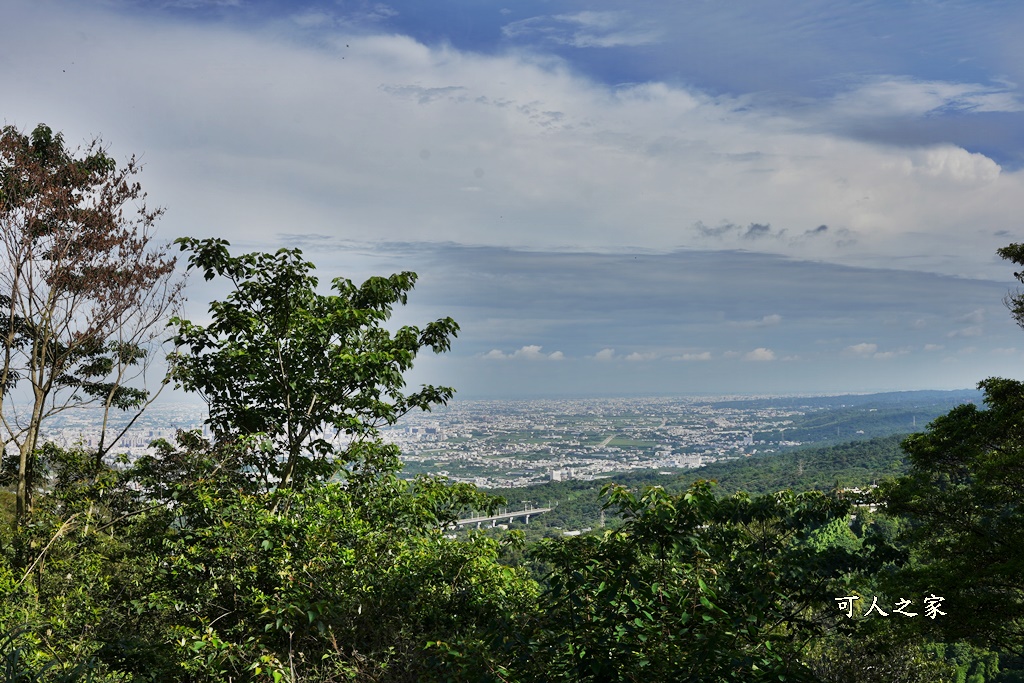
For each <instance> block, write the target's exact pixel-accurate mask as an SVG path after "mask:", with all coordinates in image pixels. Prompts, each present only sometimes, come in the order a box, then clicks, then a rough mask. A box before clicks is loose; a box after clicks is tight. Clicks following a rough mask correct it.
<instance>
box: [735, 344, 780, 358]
mask: <svg viewBox="0 0 1024 683" xmlns="http://www.w3.org/2000/svg"><path fill="white" fill-rule="evenodd" d="M743 360H752V361H766V360H775V352H774V351H772V350H771V349H766V348H764V347H763V346H762V347H759V348H756V349H754V350H753V351H751V352H749V353H747V354H746V355H744V356H743Z"/></svg>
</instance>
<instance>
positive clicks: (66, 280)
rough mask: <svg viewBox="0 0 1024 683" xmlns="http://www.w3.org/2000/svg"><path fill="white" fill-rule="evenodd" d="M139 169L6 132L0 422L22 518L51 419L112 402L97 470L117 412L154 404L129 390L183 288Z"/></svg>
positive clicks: (46, 131) (37, 133) (39, 132)
mask: <svg viewBox="0 0 1024 683" xmlns="http://www.w3.org/2000/svg"><path fill="white" fill-rule="evenodd" d="M139 171H140V165H139V163H138V161H137V160H136V159H135V158H134V157H132V158H130V159H129V160H128V161H127V163H125V164H124V165H122V166H118V165H117V163H115V161H114V160H113V159H112V158H111V157H110V156H109V155H108V154H107V153H106V151H105V149H104V147H103V145H102V143H101V141H100V140H98V139H97V140H94V141H93V142H91V143H90V144H89V145H88V146H87V147H86V149H85V150H84V151H82V150H69V149H68V148H67V147H66V146H65V144H64V139H63V137H62V136H61V135H60V134H59V133H58V134H54V133H53V131H52V130H51V129H50V128H49V127H47V126H45V125H42V124H40V125H39V126H37V127H36V128H35V130H33V131H32V134H31V136H28V135H25V134H22V133H20V132H19V131H17V130H16V129H15V128H13V127H11V126H7V127H5V128H3V130H2V131H0V306H2V309H3V310H2V313H0V337H2V339H3V352H2V353H3V363H2V366H0V389H2V391H0V422H2V425H3V429H4V432H5V434H4V450H3V454H4V455H6V447H7V445H8V444H9V443H13V444H15V445H16V446H17V448H18V463H17V514H18V517H19V519H21V518H22V517H24V515H26V514H27V513H28V512H29V511H30V510H31V507H32V492H33V488H34V486H35V484H36V478H37V477H36V473H35V471H34V466H35V453H36V450H37V446H38V443H39V439H40V429H41V427H42V425H43V423H44V421H46V420H47V419H48V418H50V417H52V416H53V415H55V414H57V413H59V412H61V411H63V410H66V409H67V408H70V407H72V406H81V405H84V404H87V403H93V404H98V405H100V406H102V408H103V420H102V431H101V437H100V440H99V445H98V446H97V448H96V451H95V453H94V457H95V463H96V465H97V467H98V466H99V464H100V463H101V461H102V458H103V456H104V455H105V453H106V452H107V451H108V450H109V448H110V445H109V444H110V443H111V442H113V441H116V439H113V440H112V441H110V442H108V441H107V428H108V416H109V414H110V411H111V409H113V408H116V409H120V410H135V411H136V417H137V416H138V413H139V412H141V410H142V409H144V407H145V406H146V405H147V404H148V402H149V401H150V400H151V398H152V397H151V396H150V394H149V392H148V391H146V390H145V389H144V388H138V387H135V386H132V385H131V383H132V382H133V381H135V380H138V379H139V377H140V376H141V377H144V376H145V370H146V369H147V367H148V363H149V361H150V359H151V358H152V353H151V352H150V349H149V347H150V344H151V343H152V342H153V341H154V339H155V338H156V335H157V334H158V332H159V326H158V323H159V322H160V321H161V320H163V319H164V318H165V317H166V316H167V315H168V313H169V312H170V311H171V310H173V308H174V307H175V306H176V305H177V303H178V302H179V301H180V297H181V283H180V282H174V281H173V275H174V266H175V259H174V258H172V257H169V256H168V255H167V248H166V247H156V246H154V245H153V238H152V230H153V226H154V224H155V222H156V220H157V218H159V216H160V215H161V213H162V209H150V208H148V207H147V206H146V204H145V197H146V195H145V193H143V191H142V189H141V186H140V185H139V183H138V182H136V181H135V177H136V175H137V174H138V173H139ZM22 384H27V385H28V392H27V394H28V395H27V397H25V398H26V400H25V403H26V404H27V406H28V407H27V409H21V408H20V406H19V399H21V398H22V396H21V395H19V394H17V393H16V392H17V391H18V390H19V388H20V386H21V385H22ZM122 433H123V432H122ZM12 469H13V468H12Z"/></svg>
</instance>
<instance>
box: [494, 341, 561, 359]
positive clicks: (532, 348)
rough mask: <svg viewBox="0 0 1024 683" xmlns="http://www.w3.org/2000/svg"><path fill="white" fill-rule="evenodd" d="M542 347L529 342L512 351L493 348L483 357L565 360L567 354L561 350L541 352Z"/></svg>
mask: <svg viewBox="0 0 1024 683" xmlns="http://www.w3.org/2000/svg"><path fill="white" fill-rule="evenodd" d="M542 348H543V347H542V346H540V345H539V344H529V345H527V346H523V347H521V348H519V349H517V350H516V351H513V352H512V353H504V352H503V351H501V350H500V349H491V350H490V351H488V352H487V353H485V354H484V355H483V358H488V359H493V360H519V359H522V360H565V354H564V353H562V352H561V351H555V352H554V353H550V354H547V353H542V352H541V349H542Z"/></svg>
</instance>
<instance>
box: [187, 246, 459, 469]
mask: <svg viewBox="0 0 1024 683" xmlns="http://www.w3.org/2000/svg"><path fill="white" fill-rule="evenodd" d="M177 243H178V244H180V245H181V249H182V250H183V251H189V252H191V255H190V256H189V269H190V270H196V269H198V270H201V271H202V272H203V275H204V277H205V278H206V279H207V280H210V279H212V278H214V277H224V278H227V279H228V280H230V281H231V283H232V284H233V285H234V290H233V291H232V292H231V293H230V294H229V295H228V297H227V298H226V299H225V300H223V301H214V302H213V303H212V304H211V305H210V314H211V315H212V317H213V321H212V322H211V323H210V324H209V325H206V326H202V325H197V324H194V323H192V322H190V321H188V320H183V319H180V318H175V319H174V320H173V321H172V322H173V324H175V325H176V326H177V334H176V337H175V341H176V343H177V345H178V347H179V350H178V351H177V352H176V353H175V354H174V356H173V359H172V360H173V363H174V370H173V376H174V377H175V379H176V380H177V381H178V384H179V386H181V387H184V388H185V389H187V390H190V391H197V392H199V393H200V394H201V395H202V396H203V397H204V398H205V399H206V401H207V402H208V403H209V406H210V420H209V422H210V425H211V427H212V429H213V433H214V435H215V437H216V438H217V439H218V440H226V439H231V438H237V437H253V436H256V435H262V437H263V438H265V439H266V440H268V443H267V446H268V452H269V453H271V454H272V455H274V456H276V455H277V454H281V455H282V456H283V457H284V463H283V465H280V464H279V463H278V461H277V458H276V457H270V458H267V459H265V460H264V461H262V462H263V464H262V467H261V473H262V474H263V476H264V478H265V480H266V481H267V482H268V484H269V483H270V482H271V481H275V482H279V485H281V486H290V485H294V484H301V482H303V481H304V480H305V479H306V478H307V477H308V476H310V475H311V474H312V472H313V468H315V466H316V465H317V464H322V463H323V462H324V461H325V458H326V457H327V456H328V455H330V454H331V453H332V452H333V447H332V445H331V443H330V441H329V440H328V439H327V438H326V437H327V436H328V432H329V431H330V430H333V431H334V432H335V433H345V434H348V435H350V436H353V437H356V438H359V437H366V436H372V435H373V434H374V433H375V432H376V429H377V428H378V427H379V426H381V425H383V424H392V423H394V422H395V421H396V420H397V419H398V418H399V417H401V416H402V415H404V414H405V413H407V412H409V411H410V410H413V409H415V408H419V409H422V410H430V408H431V407H432V406H435V405H438V404H444V403H446V402H447V401H448V399H450V398H451V396H452V395H453V393H454V390H453V389H451V388H449V387H436V386H430V385H426V386H423V387H421V388H420V389H419V390H417V391H414V392H411V393H403V390H404V387H405V379H404V377H403V373H405V372H406V371H408V370H409V369H410V368H412V365H413V360H414V359H415V358H416V355H417V354H418V353H419V352H420V351H421V350H422V349H423V348H424V347H427V348H429V349H431V350H433V351H434V352H435V353H441V352H444V351H447V350H448V349H449V348H450V344H451V339H452V337H454V336H456V335H457V333H458V329H459V327H458V325H457V324H456V323H455V321H454V320H452V319H451V318H443V319H440V320H436V321H434V322H431V323H428V324H427V325H426V326H424V327H423V328H422V329H421V328H419V327H416V326H403V327H401V328H399V329H398V330H396V331H395V332H393V333H392V332H389V331H388V330H387V329H386V328H385V327H384V323H386V322H387V321H388V320H389V318H390V317H391V312H392V307H393V306H394V305H395V304H403V305H404V304H405V303H406V299H407V296H408V292H409V291H410V290H411V289H412V288H413V286H414V284H415V283H416V274H415V273H411V272H402V273H398V274H395V275H391V276H390V277H372V278H370V279H368V280H367V281H366V282H364V283H363V284H362V285H360V286H356V285H354V284H353V283H352V282H351V281H350V280H347V279H345V278H335V279H334V280H332V281H331V290H332V292H333V293H332V294H320V293H318V292H317V291H316V288H317V285H318V280H317V278H316V277H314V276H313V274H312V271H313V270H314V266H313V264H312V263H310V262H309V261H306V260H304V259H303V258H302V252H301V251H299V250H298V249H281V250H279V251H277V252H276V253H274V254H269V253H251V254H244V255H242V256H231V255H230V253H229V252H228V246H229V244H228V242H226V241H225V240H220V239H207V240H197V239H193V238H182V239H179V240H178V241H177Z"/></svg>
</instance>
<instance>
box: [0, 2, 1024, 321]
mask: <svg viewBox="0 0 1024 683" xmlns="http://www.w3.org/2000/svg"><path fill="white" fill-rule="evenodd" d="M13 7H14V9H13V10H12V11H13V14H10V12H9V13H8V15H7V16H9V17H12V18H11V19H10V20H8V21H5V22H2V23H0V42H2V43H3V44H4V46H5V50H6V52H7V53H8V54H12V55H18V54H22V55H29V54H32V55H37V56H38V57H37V58H33V59H25V60H22V61H21V62H19V64H18V66H19V68H17V69H9V70H8V71H7V72H6V74H5V80H4V117H5V118H6V120H5V122H6V123H11V124H14V125H17V126H19V127H22V128H30V127H31V126H34V125H35V124H36V123H37V122H39V121H47V122H49V123H50V124H51V125H53V126H54V127H55V128H58V129H60V130H63V131H64V132H65V135H66V137H67V139H68V140H70V141H79V140H83V139H87V138H89V137H91V136H92V135H93V134H95V133H103V134H104V136H105V137H106V138H107V139H108V141H109V142H111V143H112V144H113V149H112V151H113V152H114V154H115V156H117V157H123V156H125V155H126V154H128V153H131V152H137V153H140V154H143V155H144V156H145V160H146V163H147V170H146V172H145V174H144V177H143V183H144V185H145V186H146V187H147V189H150V190H151V197H152V198H153V199H154V201H155V202H156V203H159V204H162V205H166V206H167V207H169V212H168V214H167V216H166V218H165V219H164V220H163V221H162V222H161V230H162V231H163V233H162V234H164V235H166V236H167V237H174V236H178V235H182V234H194V233H197V232H198V233H203V232H205V233H206V234H217V235H218V236H223V237H225V238H227V239H229V240H232V241H234V242H236V243H238V242H244V243H246V244H248V245H252V246H253V247H256V246H259V247H273V246H279V245H278V244H277V242H276V239H277V238H276V235H277V234H278V233H280V232H281V230H282V226H289V225H307V226H310V230H312V231H317V232H330V233H332V235H333V236H335V237H338V238H348V239H365V238H366V236H367V235H373V236H375V238H377V239H380V240H391V241H413V240H422V239H424V236H425V235H428V236H429V238H430V239H431V240H435V241H438V242H444V241H451V242H457V243H463V244H477V245H507V246H521V247H528V248H531V249H541V250H542V249H549V248H559V249H562V248H571V249H579V250H586V249H597V250H605V251H613V250H616V249H620V248H622V247H637V248H646V249H653V250H670V249H676V248H700V247H711V248H716V249H717V248H726V249H737V248H742V249H752V248H756V249H757V250H759V251H765V252H770V253H775V254H784V255H787V256H790V257H794V258H807V259H812V260H818V261H827V262H833V263H845V264H851V265H877V266H894V265H898V266H899V267H912V268H917V269H920V270H930V271H937V272H944V273H949V274H954V275H972V276H977V275H978V274H986V273H994V272H995V271H994V270H993V269H994V268H996V267H997V266H993V264H992V257H991V254H992V250H993V248H995V247H996V246H1000V244H999V243H998V241H993V239H992V238H991V235H990V232H986V233H985V234H986V235H989V237H988V238H986V239H980V238H979V234H981V232H980V229H979V230H974V229H970V228H967V229H965V227H964V226H974V225H978V226H1004V225H1005V226H1009V225H1014V224H1016V222H1017V220H1018V217H1019V216H1020V215H1022V214H1024V171H1019V170H1013V171H1009V170H1006V169H1003V170H999V168H998V166H997V165H995V163H994V162H992V161H991V160H989V159H987V158H986V157H983V156H981V155H979V154H978V153H977V152H969V151H967V150H964V149H961V148H959V147H953V146H949V145H938V146H932V147H929V148H926V149H915V148H912V147H907V146H905V145H901V146H896V145H885V144H879V143H876V142H871V143H867V142H860V141H858V140H853V139H850V138H849V137H846V136H844V135H843V134H842V132H828V131H827V130H825V131H823V130H822V129H821V128H820V127H815V126H808V119H807V116H809V115H804V114H803V113H801V112H799V111H795V110H794V111H782V110H778V109H774V108H772V107H770V106H768V105H765V104H763V103H761V102H760V101H759V100H758V98H757V97H755V96H752V95H751V96H746V95H741V96H735V97H734V96H726V95H711V94H708V93H706V92H702V91H699V90H697V89H695V88H693V87H685V86H680V85H674V84H673V85H670V84H667V83H660V82H650V83H639V84H633V85H628V86H622V87H606V86H604V85H601V84H598V83H595V82H593V81H592V80H589V79H587V78H586V77H584V76H582V75H580V74H579V73H576V72H574V71H572V70H571V69H570V67H569V65H568V64H567V63H566V62H564V61H561V60H560V59H558V58H556V57H551V56H544V55H542V54H540V53H538V52H537V51H529V52H527V51H516V50H508V51H504V52H500V53H498V54H480V53H473V52H468V51H459V50H457V49H455V48H453V47H451V46H450V45H445V44H439V45H437V46H427V45H424V44H422V43H419V42H417V41H415V40H413V39H411V38H409V37H405V36H401V35H395V34H385V33H382V32H373V31H371V30H368V29H365V27H364V29H362V30H360V31H358V32H357V31H355V30H352V31H351V32H349V33H345V32H344V31H345V30H347V29H345V26H346V24H341V25H340V26H339V25H337V24H336V25H335V28H334V29H333V30H334V31H335V33H334V34H333V35H331V36H330V37H329V38H324V39H323V40H320V41H317V44H316V45H312V44H307V45H304V44H303V43H302V41H303V40H307V38H305V36H307V34H308V31H310V30H319V28H320V27H323V26H326V25H329V24H331V22H332V21H333V20H334V19H333V18H332V16H331V15H329V14H327V13H325V12H323V11H313V10H310V11H308V12H307V13H306V14H301V15H298V16H297V17H296V18H295V21H299V22H300V23H304V24H306V25H307V28H301V29H300V28H296V27H295V26H294V24H293V22H291V21H289V22H285V23H287V24H288V26H290V27H291V28H290V29H289V28H281V27H275V29H274V31H277V32H276V33H275V32H274V31H271V30H269V29H268V30H265V31H260V30H258V29H253V30H251V31H250V32H248V33H246V32H244V31H243V30H241V29H232V28H229V27H228V25H227V24H207V25H203V24H197V23H192V22H176V21H174V20H170V19H166V18H165V19H164V20H162V21H159V22H156V21H152V22H147V21H144V20H142V19H140V18H126V17H125V16H118V15H116V14H113V13H111V12H106V11H102V10H99V9H96V8H95V7H87V8H83V7H82V6H80V5H78V4H75V5H72V4H61V3H59V2H57V3H49V4H46V5H45V6H43V5H38V3H30V2H27V1H23V0H14V4H13ZM53 7H61V8H66V10H67V11H66V12H64V11H63V10H62V11H60V12H55V11H53V9H52V8H53ZM366 7H371V5H366ZM372 8H376V9H373V10H372V11H373V12H376V13H377V14H382V13H383V14H387V13H388V12H389V11H391V10H388V8H387V7H385V6H379V7H378V6H376V5H373V6H372ZM133 16H136V17H137V16H138V15H133ZM527 21H530V20H527ZM517 25H518V28H515V27H516V26H517ZM510 26H512V27H513V28H511V29H508V30H510V31H512V32H513V33H515V31H517V30H521V31H533V32H535V33H536V32H538V31H541V32H543V31H545V30H548V29H550V31H551V34H552V35H553V36H554V38H553V40H562V41H570V42H571V41H575V44H578V45H584V44H589V45H598V44H604V45H613V44H621V45H626V44H638V43H640V42H643V41H644V40H653V39H654V38H653V34H650V32H651V31H656V29H657V27H651V26H646V25H643V24H640V23H637V22H636V20H634V19H633V18H631V15H629V14H628V13H622V12H579V13H569V14H561V15H557V16H556V17H547V18H544V22H541V23H535V24H530V23H526V24H522V23H520V24H510ZM289 30H290V31H291V33H288V31H289ZM296 34H297V35H296ZM536 35H542V33H536ZM628 36H633V38H629V37H628ZM566 44H569V43H566ZM325 45H326V46H325ZM72 62H74V66H73V67H72V68H71V69H67V67H70V66H71V63H72ZM62 69H67V73H66V74H65V73H63V72H62ZM84 74H89V77H88V78H86V77H84V76H83V75H84ZM1000 88H1002V90H1000ZM951 103H952V104H951ZM945 106H957V107H962V108H971V107H973V108H974V109H973V110H976V111H981V110H984V111H996V110H998V111H1014V110H1016V109H1015V108H1016V107H1018V106H1019V103H1018V102H1017V101H1016V99H1015V98H1014V97H1013V96H1012V92H1011V91H1010V90H1009V89H1008V88H1005V87H1003V86H999V87H996V86H992V87H988V86H979V85H977V84H957V83H937V82H936V83H928V84H923V85H922V84H920V83H913V82H906V81H904V80H900V79H893V78H888V79H881V80H876V81H871V82H866V83H865V82H861V83H853V84H851V86H850V87H849V89H848V91H847V92H846V93H845V94H844V95H841V96H839V97H837V98H836V99H835V101H834V102H833V103H832V104H831V108H830V110H829V113H834V112H837V111H845V112H847V114H848V115H849V116H868V115H869V114H870V113H871V112H876V111H886V112H889V113H890V114H892V115H897V114H898V115H903V114H901V112H903V113H905V114H906V115H911V116H912V115H917V114H919V113H922V112H923V113H927V112H929V111H934V110H936V108H941V107H945ZM922 115H923V114H922ZM822 118H823V119H825V118H827V116H825V115H822ZM478 170H479V171H481V173H480V174H478V173H477V171H478ZM737 188H742V195H743V201H742V202H737V201H736V197H737V191H738V190H737ZM397 198H401V201H398V200H397ZM698 223H701V224H703V225H710V226H719V225H736V226H748V227H746V228H744V229H742V230H732V231H724V232H722V233H721V234H711V235H709V234H705V233H702V232H701V231H700V230H699V229H697V228H695V227H693V226H695V225H697V224H698ZM755 225H756V226H768V225H770V226H771V231H770V235H769V236H764V235H762V233H761V232H757V231H755V232H753V233H751V232H750V231H749V229H748V228H749V226H755ZM206 226H209V227H206ZM623 226H629V229H628V230H626V229H624V227H623ZM820 227H825V229H824V230H819V228H820ZM923 234H926V235H927V240H923V239H922V235H923ZM923 245H941V248H939V247H933V246H923ZM774 315H778V314H771V315H766V316H764V317H763V318H761V320H760V321H759V322H760V324H763V325H770V324H775V322H774V321H775V319H774V318H773V316H774Z"/></svg>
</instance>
